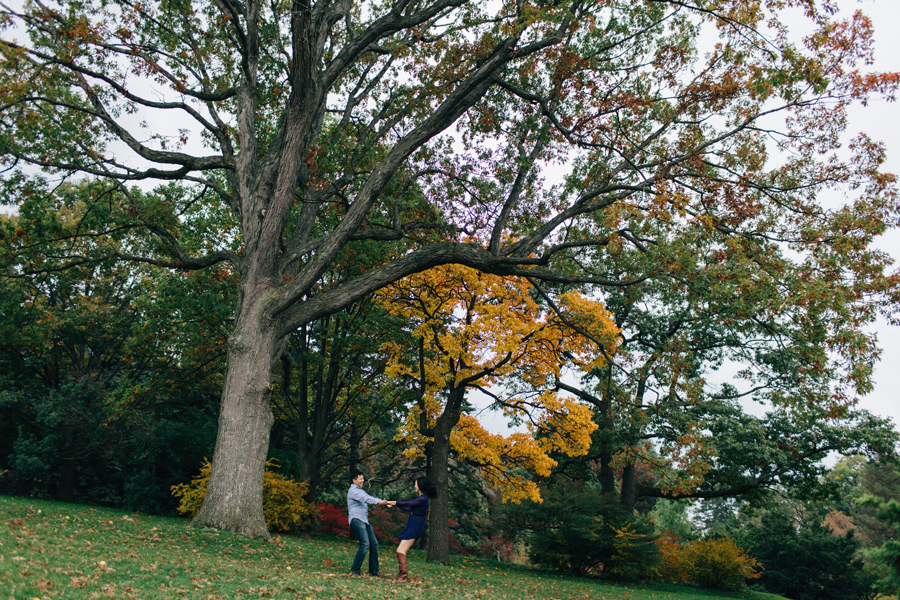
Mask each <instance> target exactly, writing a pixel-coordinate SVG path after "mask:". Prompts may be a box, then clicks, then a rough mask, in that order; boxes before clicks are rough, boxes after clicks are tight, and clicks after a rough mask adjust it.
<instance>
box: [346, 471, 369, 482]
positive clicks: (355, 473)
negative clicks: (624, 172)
mask: <svg viewBox="0 0 900 600" xmlns="http://www.w3.org/2000/svg"><path fill="white" fill-rule="evenodd" d="M360 475H365V473H363V472H362V471H360V470H359V469H353V470H351V471H350V481H353V480H354V479H356V478H357V477H359V476H360Z"/></svg>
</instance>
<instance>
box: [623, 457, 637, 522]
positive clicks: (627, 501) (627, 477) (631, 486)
mask: <svg viewBox="0 0 900 600" xmlns="http://www.w3.org/2000/svg"><path fill="white" fill-rule="evenodd" d="M636 474H637V472H636V471H635V465H634V461H629V462H628V464H626V465H625V467H624V468H623V469H622V496H621V504H622V508H624V509H625V510H627V511H628V512H633V511H634V503H635V502H636V501H637V481H636Z"/></svg>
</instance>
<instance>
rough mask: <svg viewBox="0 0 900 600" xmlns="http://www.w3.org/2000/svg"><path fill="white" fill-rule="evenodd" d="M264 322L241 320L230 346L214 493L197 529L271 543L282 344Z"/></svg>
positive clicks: (213, 473)
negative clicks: (269, 503)
mask: <svg viewBox="0 0 900 600" xmlns="http://www.w3.org/2000/svg"><path fill="white" fill-rule="evenodd" d="M254 312H255V311H254ZM258 314H259V313H258V312H256V315H258ZM263 322H264V319H262V318H259V317H258V316H256V318H250V317H245V318H241V316H239V317H238V322H237V325H236V326H235V331H234V333H233V334H232V336H231V339H230V340H229V343H228V365H227V370H226V376H225V387H224V390H223V392H222V405H221V412H220V414H219V430H218V436H217V438H216V449H215V452H214V454H213V461H212V471H211V473H210V477H209V487H208V489H207V491H206V497H205V498H204V499H203V505H202V506H201V508H200V512H199V513H197V516H196V517H194V520H193V522H192V525H194V526H196V527H212V528H215V529H220V530H227V531H233V532H236V533H241V534H244V535H251V536H257V537H263V538H268V537H269V531H268V529H267V527H266V520H265V516H264V515H263V473H264V472H265V462H266V455H267V453H268V449H269V435H270V433H271V428H272V423H273V422H274V417H273V415H272V410H271V408H270V406H269V396H270V394H271V390H270V384H269V378H270V375H271V372H272V365H273V355H274V354H275V348H276V345H277V342H278V340H277V337H276V332H275V329H274V327H272V326H268V327H264V326H263Z"/></svg>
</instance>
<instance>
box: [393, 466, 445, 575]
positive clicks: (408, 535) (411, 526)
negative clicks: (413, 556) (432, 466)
mask: <svg viewBox="0 0 900 600" xmlns="http://www.w3.org/2000/svg"><path fill="white" fill-rule="evenodd" d="M413 485H414V487H415V489H416V499H415V500H400V501H398V502H397V501H395V502H393V503H392V504H391V505H392V506H396V507H397V508H399V509H401V510H405V511H406V512H408V513H410V514H409V519H407V521H406V527H405V528H404V529H403V531H401V532H400V533H399V534H398V535H397V539H398V540H400V545H398V546H397V563H398V564H399V565H400V571H399V573H398V574H397V581H409V567H408V563H407V561H406V552H407V551H408V550H409V549H410V548H411V547H412V545H413V543H414V542H415V541H416V540H417V539H419V538H420V537H422V533H423V532H424V531H425V517H426V516H427V515H428V504H429V503H430V502H431V499H432V498H434V497H435V496H436V495H437V488H436V487H434V484H433V483H431V481H429V480H428V478H427V477H419V478H418V479H416V481H415V483H414V484H413Z"/></svg>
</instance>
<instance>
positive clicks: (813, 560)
mask: <svg viewBox="0 0 900 600" xmlns="http://www.w3.org/2000/svg"><path fill="white" fill-rule="evenodd" d="M739 543H741V544H742V545H743V546H744V547H745V548H746V549H747V551H748V552H749V553H750V555H752V556H753V557H755V558H756V559H757V560H759V562H760V563H761V564H762V566H763V574H762V577H761V578H760V579H759V582H760V584H761V585H762V586H764V587H765V588H766V590H768V591H769V592H771V593H773V594H781V595H783V596H786V597H788V598H791V599H793V600H853V599H856V598H859V599H865V598H868V597H869V596H870V594H871V586H872V583H873V581H872V579H871V578H870V577H869V575H868V574H867V573H866V571H865V570H864V568H863V563H862V561H861V560H859V559H858V558H856V556H855V555H856V551H857V549H858V548H859V542H858V541H857V540H855V539H854V538H853V535H852V533H850V534H847V535H844V536H837V535H834V534H833V533H832V532H831V531H830V530H829V529H828V528H826V527H823V526H822V525H821V524H819V523H816V522H806V523H802V524H799V525H798V523H797V522H796V521H794V520H792V519H791V518H790V517H788V516H787V515H785V514H783V513H778V512H772V513H769V514H765V515H763V517H762V520H761V522H760V524H759V526H757V527H751V528H748V529H747V530H746V531H745V533H744V535H743V536H742V537H741V540H740V542H739Z"/></svg>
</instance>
